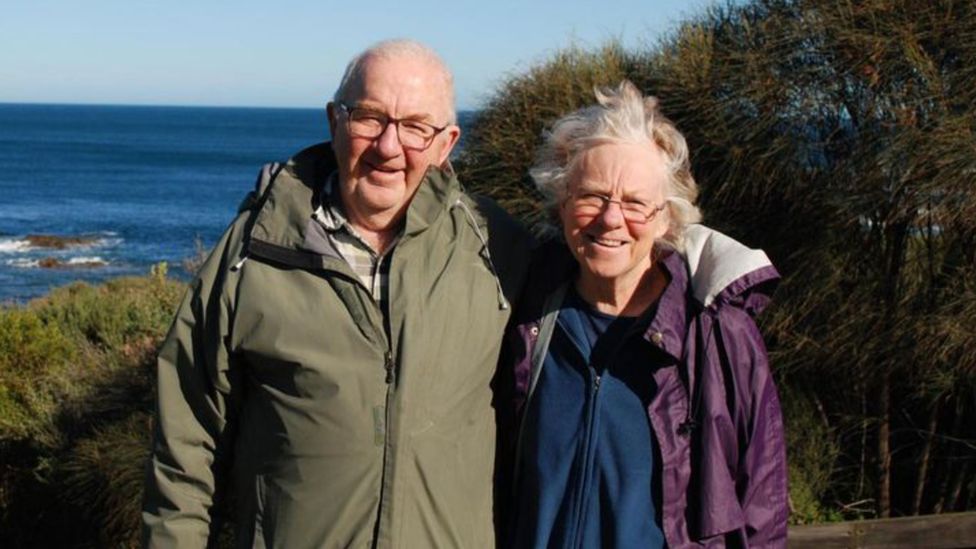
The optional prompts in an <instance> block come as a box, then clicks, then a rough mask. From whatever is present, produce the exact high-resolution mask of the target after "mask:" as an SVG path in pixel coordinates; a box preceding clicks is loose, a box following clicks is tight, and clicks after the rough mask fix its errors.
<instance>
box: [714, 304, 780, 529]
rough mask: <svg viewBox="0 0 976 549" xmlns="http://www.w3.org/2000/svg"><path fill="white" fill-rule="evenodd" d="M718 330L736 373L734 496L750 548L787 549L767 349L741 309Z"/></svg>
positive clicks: (777, 422)
mask: <svg viewBox="0 0 976 549" xmlns="http://www.w3.org/2000/svg"><path fill="white" fill-rule="evenodd" d="M733 316H735V317H736V318H735V319H734V321H733V322H726V323H723V325H722V332H723V333H722V343H723V346H724V347H725V351H726V353H727V359H728V360H730V361H732V362H733V371H735V372H736V374H737V375H736V377H737V379H736V383H735V385H736V393H737V398H736V399H737V400H738V402H739V404H740V405H739V406H738V410H737V412H736V415H737V418H736V424H737V429H736V430H737V432H738V436H737V438H738V443H739V452H738V456H739V463H738V467H737V468H736V470H737V474H736V493H737V494H738V498H739V504H740V506H741V508H742V513H743V518H744V521H745V524H744V527H745V528H744V530H745V531H744V532H743V533H744V535H745V537H746V540H747V543H748V545H747V546H748V547H750V548H757V547H758V548H765V547H786V532H787V519H788V517H789V504H788V499H787V467H786V446H785V439H784V432H783V415H782V411H781V409H780V403H779V397H778V396H777V392H776V386H775V384H774V381H773V377H772V375H771V373H770V370H769V362H768V358H767V354H766V346H765V344H764V343H763V339H762V336H761V335H760V333H759V329H758V328H757V327H756V324H755V322H754V321H753V320H752V318H751V317H750V316H749V315H747V314H746V313H745V312H744V311H743V310H742V309H736V310H735V311H734V313H733Z"/></svg>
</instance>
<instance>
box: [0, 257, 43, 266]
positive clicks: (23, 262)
mask: <svg viewBox="0 0 976 549" xmlns="http://www.w3.org/2000/svg"><path fill="white" fill-rule="evenodd" d="M4 263H6V264H7V265H10V266H11V267H19V268H21V269H31V268H34V267H40V266H41V260H39V259H26V258H18V259H8V260H6V261H4Z"/></svg>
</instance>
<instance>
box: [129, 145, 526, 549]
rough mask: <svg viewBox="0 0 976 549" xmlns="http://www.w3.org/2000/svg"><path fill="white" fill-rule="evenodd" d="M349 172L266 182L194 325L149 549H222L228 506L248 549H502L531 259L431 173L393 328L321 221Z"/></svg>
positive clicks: (397, 254)
mask: <svg viewBox="0 0 976 549" xmlns="http://www.w3.org/2000/svg"><path fill="white" fill-rule="evenodd" d="M334 167H335V160H334V157H333V155H332V151H331V148H330V146H329V145H328V144H327V143H326V144H320V145H316V146H314V147H311V148H309V149H306V150H304V151H302V152H301V153H299V154H298V155H296V156H295V157H294V158H293V159H292V160H290V161H289V162H288V163H287V164H286V165H284V166H283V167H282V168H280V170H279V171H277V172H276V173H275V171H274V170H269V169H267V168H266V170H265V172H264V177H262V178H260V179H259V184H258V188H257V190H256V191H255V192H253V193H251V195H249V198H248V199H247V200H246V201H245V203H244V204H243V205H242V208H241V212H240V215H239V216H238V217H237V219H236V220H235V221H234V222H233V223H232V224H231V226H230V228H229V229H228V230H227V231H226V233H225V234H224V235H223V237H222V238H221V240H220V242H219V243H218V244H217V247H216V248H215V250H214V251H213V253H212V254H211V256H210V258H209V259H208V260H207V262H206V263H205V264H204V266H203V268H202V269H201V272H200V274H199V276H198V277H197V279H196V280H194V282H193V283H192V286H191V288H190V290H189V291H188V293H187V295H186V297H185V298H184V300H183V303H182V305H181V306H180V309H179V312H178V313H177V315H176V319H175V320H174V323H173V326H172V328H171V329H170V332H169V335H168V336H167V338H166V341H165V343H164V344H163V346H162V348H161V350H160V355H159V362H158V372H159V382H158V383H159V395H158V410H157V417H158V420H157V421H156V424H155V436H154V443H153V449H152V460H151V463H150V464H149V468H148V472H147V477H146V495H145V502H144V508H143V522H144V540H145V542H146V543H145V544H146V545H148V546H152V547H202V546H204V545H205V544H206V543H207V540H208V538H213V537H214V535H213V534H212V531H214V530H216V529H217V528H218V526H217V524H216V522H218V521H215V520H214V517H215V516H216V515H217V514H219V513H215V511H214V508H215V507H214V501H215V499H216V500H219V499H220V498H222V497H225V494H226V493H228V492H230V493H232V494H233V500H234V504H233V509H235V513H234V514H235V515H236V524H237V525H236V536H235V537H236V541H237V545H238V546H242V547H252V546H253V547H287V548H289V549H293V548H302V547H383V548H386V547H403V548H427V547H490V546H494V530H493V522H492V521H493V489H492V475H493V467H494V454H495V438H496V437H495V422H496V420H495V410H494V409H493V402H492V389H491V381H492V377H493V375H494V374H495V368H496V362H497V359H498V353H499V346H500V342H501V338H502V333H503V331H504V328H505V324H506V321H507V320H508V317H509V313H510V311H509V307H508V302H509V300H510V299H512V298H513V297H514V296H515V295H517V293H518V292H519V291H520V289H521V285H522V281H523V279H524V275H525V269H526V267H527V264H528V261H527V256H528V247H529V241H528V240H529V239H528V237H527V235H526V233H524V232H523V230H522V229H521V228H520V227H519V226H518V225H517V224H516V223H514V222H513V221H512V220H511V219H510V218H509V217H508V216H507V215H505V214H504V212H502V211H501V210H500V209H499V208H498V207H497V206H495V205H494V204H492V203H490V202H488V201H485V202H482V201H476V200H473V199H471V198H469V197H467V196H466V195H465V194H464V193H463V192H462V190H461V188H460V186H459V184H458V182H457V180H456V178H455V177H454V176H453V175H451V174H449V173H447V172H445V171H442V170H438V169H431V170H430V171H429V172H428V174H427V176H426V179H425V180H424V182H423V183H422V184H421V186H420V188H419V190H418V191H417V193H416V196H415V197H414V199H413V201H412V203H411V204H410V207H409V209H408V212H407V215H406V222H405V227H404V233H403V236H402V238H401V240H400V241H399V242H398V243H397V245H396V247H395V248H394V250H393V252H392V253H393V255H392V259H391V265H390V274H389V285H390V286H389V296H390V299H389V315H388V317H386V318H384V315H383V314H382V312H381V310H380V308H379V306H378V305H377V304H376V302H375V301H374V300H373V299H372V297H371V296H370V293H369V291H368V290H367V288H366V287H364V286H363V285H362V283H361V282H360V281H359V279H358V278H357V277H356V275H355V273H354V272H353V271H352V269H351V268H350V267H349V265H348V264H347V263H346V262H345V261H344V260H343V259H342V258H341V256H339V255H338V254H337V253H336V251H335V250H334V248H333V247H332V246H331V244H330V242H329V240H328V238H326V234H325V232H324V230H323V229H322V228H321V226H320V225H319V224H318V223H317V222H316V221H314V220H313V219H312V212H313V211H314V210H315V209H316V208H317V206H318V203H319V200H320V197H321V190H322V186H323V184H324V183H325V181H326V179H327V177H328V175H329V174H330V173H331V172H332V171H333V170H334ZM486 243H487V244H486ZM489 248H490V249H489ZM489 252H490V253H489ZM228 488H232V489H230V490H228Z"/></svg>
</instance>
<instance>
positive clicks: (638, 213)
mask: <svg viewBox="0 0 976 549" xmlns="http://www.w3.org/2000/svg"><path fill="white" fill-rule="evenodd" d="M569 200H570V201H571V204H572V207H573V211H574V212H576V215H584V216H592V217H596V216H598V215H600V214H602V213H603V212H604V210H606V209H607V208H608V207H609V206H610V204H617V205H619V206H620V212H621V213H622V214H623V216H624V221H626V222H628V223H633V224H643V223H649V222H650V221H651V220H652V219H654V217H655V216H657V214H658V213H659V212H660V211H661V210H663V209H664V207H665V205H666V204H667V203H665V204H661V205H660V206H654V205H651V204H645V203H643V202H640V201H638V200H616V199H613V198H610V197H609V196H607V195H605V194H599V193H582V194H577V195H575V196H572V197H570V199H569Z"/></svg>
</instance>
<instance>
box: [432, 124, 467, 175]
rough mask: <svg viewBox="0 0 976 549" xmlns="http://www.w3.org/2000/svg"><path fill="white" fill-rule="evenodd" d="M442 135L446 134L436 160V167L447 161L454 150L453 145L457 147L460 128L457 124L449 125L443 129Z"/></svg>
mask: <svg viewBox="0 0 976 549" xmlns="http://www.w3.org/2000/svg"><path fill="white" fill-rule="evenodd" d="M444 133H445V134H447V136H446V138H445V142H444V146H443V148H442V149H441V153H440V155H439V157H438V158H437V165H438V166H443V165H444V163H445V162H447V159H448V158H450V156H451V150H452V149H454V145H457V142H458V139H460V138H461V128H460V126H458V125H457V124H451V125H450V126H448V127H447V128H445V129H444Z"/></svg>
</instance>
